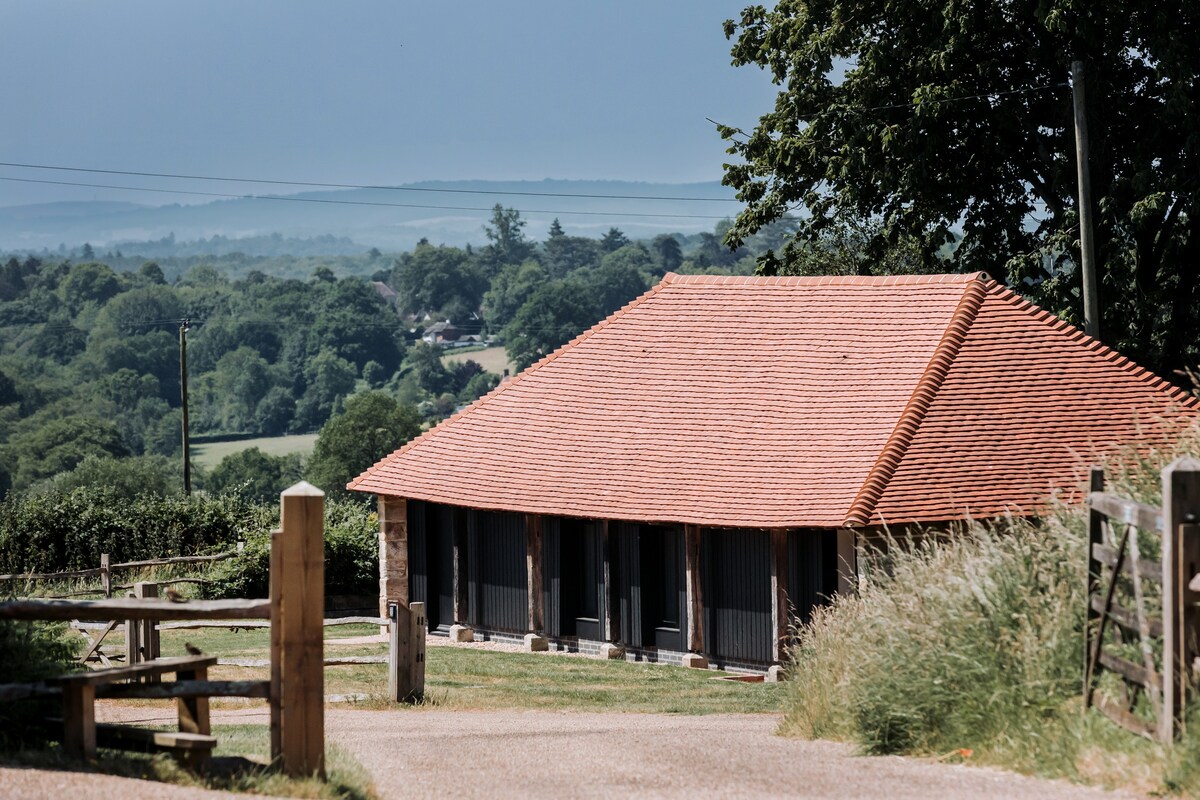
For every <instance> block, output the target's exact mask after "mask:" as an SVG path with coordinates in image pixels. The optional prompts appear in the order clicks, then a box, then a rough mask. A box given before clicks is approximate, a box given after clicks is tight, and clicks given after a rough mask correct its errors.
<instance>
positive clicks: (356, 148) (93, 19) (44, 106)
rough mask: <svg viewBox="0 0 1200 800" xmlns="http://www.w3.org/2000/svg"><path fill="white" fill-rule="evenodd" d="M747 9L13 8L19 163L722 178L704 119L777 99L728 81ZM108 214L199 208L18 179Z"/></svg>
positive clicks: (7, 130)
mask: <svg viewBox="0 0 1200 800" xmlns="http://www.w3.org/2000/svg"><path fill="white" fill-rule="evenodd" d="M742 5H744V3H740V2H717V1H716V0H649V1H648V2H647V0H641V2H637V1H635V0H605V2H589V3H585V2H577V0H555V1H554V2H542V1H541V0H537V1H536V2H535V1H533V0H530V1H528V2H507V3H505V2H494V0H493V2H482V1H480V0H455V2H421V3H415V2H406V1H404V0H391V1H390V2H383V1H379V2H376V1H375V0H346V1H345V2H332V0H330V1H328V2H310V1H309V0H253V1H252V2H247V1H246V0H239V1H238V2H226V1H225V0H205V2H198V1H196V0H172V2H166V3H164V2H162V1H161V0H154V1H153V2H148V1H147V2H141V1H138V2H134V1H133V0H109V2H104V3H96V2H94V0H88V1H87V2H83V1H82V0H62V1H61V2H39V3H22V2H16V0H0V109H3V112H4V113H3V117H4V120H5V121H4V123H3V124H0V161H5V162H17V163H31V164H47V165H63V166H77V167H92V168H101V169H118V170H136V171H149V172H169V173H189V174H199V175H227V176H236V177H261V178H271V179H282V180H305V181H323V182H336V183H364V184H381V183H387V184H398V183H409V182H414V181H422V180H458V179H484V180H541V179H543V178H567V179H614V180H637V181H650V182H672V183H674V182H693V181H709V180H719V179H720V177H721V174H722V170H721V164H722V163H723V161H725V160H727V158H728V156H726V154H725V152H724V150H725V145H724V143H723V142H722V141H721V140H720V137H718V136H717V134H716V131H715V130H714V128H713V126H712V124H711V123H709V122H707V121H706V119H705V118H706V117H711V118H712V119H715V120H719V121H721V122H726V123H729V124H734V125H738V126H740V127H746V128H748V127H752V126H753V124H754V122H755V120H756V119H757V117H758V116H759V115H760V114H762V113H765V112H766V111H768V110H770V108H771V106H772V103H773V100H774V95H775V87H773V86H772V84H771V82H770V80H769V78H768V76H767V75H765V74H763V73H762V72H760V71H759V70H758V69H757V68H754V67H741V68H734V67H733V66H731V65H730V56H729V47H730V45H729V42H727V41H726V40H725V37H724V34H723V32H722V30H721V24H722V22H723V20H725V19H726V18H729V17H736V16H737V15H738V13H739V11H740V9H741V7H742ZM2 176H9V177H24V178H46V179H51V180H79V181H84V182H89V183H119V184H129V185H134V184H130V183H129V182H130V181H133V180H134V179H130V178H113V177H107V178H105V177H99V176H86V175H84V176H80V175H71V174H64V173H58V174H54V173H45V172H38V171H34V170H28V169H20V168H14V167H0V177H2ZM142 185H154V186H159V187H168V188H202V189H210V190H211V189H212V186H211V185H207V186H200V185H197V184H195V183H189V182H186V181H155V182H153V183H149V182H144V183H143V184H142ZM247 190H253V187H248V189H247ZM94 199H100V200H104V199H119V200H131V201H134V202H139V203H146V204H162V203H168V202H195V201H196V200H195V199H191V200H189V199H188V198H186V197H179V196H171V195H147V194H139V193H132V192H122V191H118V190H110V189H97V188H73V187H65V186H42V185H35V184H21V183H10V182H7V181H0V206H6V205H23V204H27V203H40V202H49V201H54V200H94Z"/></svg>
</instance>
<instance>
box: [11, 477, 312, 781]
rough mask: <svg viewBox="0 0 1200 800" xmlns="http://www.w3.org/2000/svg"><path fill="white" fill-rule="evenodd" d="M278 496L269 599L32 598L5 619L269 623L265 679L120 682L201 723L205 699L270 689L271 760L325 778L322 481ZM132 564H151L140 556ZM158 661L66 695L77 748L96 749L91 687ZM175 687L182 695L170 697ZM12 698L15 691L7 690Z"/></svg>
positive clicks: (113, 672) (105, 673)
mask: <svg viewBox="0 0 1200 800" xmlns="http://www.w3.org/2000/svg"><path fill="white" fill-rule="evenodd" d="M280 499H281V506H282V509H281V516H282V520H281V525H280V527H281V530H279V531H275V532H274V533H273V534H272V538H271V572H270V597H269V599H267V600H196V601H187V602H171V601H170V600H162V599H158V598H152V597H133V598H118V599H107V598H106V599H103V600H47V599H26V600H13V601H10V602H6V603H0V619H25V620H63V621H70V620H101V621H104V622H114V621H117V620H128V621H132V622H137V621H156V620H215V619H222V620H231V619H235V620H269V621H270V623H271V659H270V665H271V679H270V681H269V682H262V681H236V682H235V681H223V682H222V681H207V680H190V681H188V680H177V681H174V682H172V683H171V684H169V685H168V684H160V685H159V686H149V687H132V686H130V687H128V688H125V687H123V692H122V693H123V696H125V697H139V696H147V697H149V696H159V695H161V694H162V693H163V692H168V694H166V695H165V696H177V697H179V698H180V699H179V702H180V703H187V704H189V708H202V712H198V713H197V714H195V715H189V718H195V717H199V718H202V719H203V721H204V722H203V726H204V727H207V707H208V698H209V697H212V696H235V695H241V696H251V697H262V696H266V697H268V698H269V700H268V702H269V705H270V720H271V723H270V731H271V757H272V760H273V761H276V762H278V763H279V764H280V766H281V767H282V769H283V770H284V772H286V773H288V774H291V775H312V774H321V775H323V774H324V770H325V713H324V663H323V662H324V657H323V656H324V651H323V648H324V632H323V627H324V626H323V623H324V600H325V555H324V508H325V495H324V493H323V492H321V491H320V490H319V489H317V488H316V487H314V486H311V485H310V484H308V483H304V482H301V483H298V484H296V485H295V486H293V487H292V488H290V489H288V490H286V491H285V492H283V493H282V495H281V496H280ZM156 560H162V559H156ZM131 563H134V564H139V563H141V564H143V565H146V566H150V565H149V564H145V563H144V562H131ZM97 574H98V571H97ZM22 577H25V576H22ZM164 661H171V660H170V659H167V660H164ZM152 665H153V662H148V663H145V664H135V665H126V666H125V667H122V668H118V669H110V670H101V671H100V672H98V673H93V674H95V675H97V678H96V679H95V680H94V681H88V682H86V685H85V686H84V687H83V688H84V691H83V693H82V694H80V693H79V692H71V693H67V692H66V691H64V692H63V703H64V738H65V739H66V740H68V742H69V743H70V744H71V745H72V749H74V750H76V751H77V752H81V753H83V754H85V755H86V754H87V752H88V750H89V749H90V750H91V751H93V752H94V750H95V746H96V730H95V729H96V726H95V723H94V720H93V717H92V703H93V702H94V699H95V696H96V694H97V691H96V689H97V687H96V685H95V684H96V683H103V682H107V681H110V680H124V679H130V678H134V677H136V675H139V674H143V673H152V672H161V670H155V669H150V667H152ZM180 677H181V678H182V677H183V676H182V675H181V676H180ZM77 683H78V681H77ZM235 684H236V685H235ZM164 686H165V687H166V688H165V689H164V688H163V687H164ZM5 688H8V687H0V696H4V695H5V692H4V691H3V690H4V689H5ZM101 688H104V687H101ZM147 692H156V693H157V694H147ZM169 692H176V693H177V694H175V695H172V694H169ZM101 694H104V692H101ZM185 694H186V697H185V696H184V695H185ZM8 696H10V697H11V696H12V694H11V692H10V693H9V695H8ZM81 698H82V699H81ZM182 708H183V707H182V706H181V714H180V721H181V727H182V724H183V722H184V719H185V714H184V713H183V710H182ZM201 732H203V731H201Z"/></svg>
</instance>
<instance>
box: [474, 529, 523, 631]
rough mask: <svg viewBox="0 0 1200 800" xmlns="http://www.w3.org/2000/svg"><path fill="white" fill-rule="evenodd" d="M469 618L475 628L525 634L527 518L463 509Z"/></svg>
mask: <svg viewBox="0 0 1200 800" xmlns="http://www.w3.org/2000/svg"><path fill="white" fill-rule="evenodd" d="M465 517H466V522H467V574H468V581H469V582H468V602H467V605H468V620H469V621H470V623H471V624H472V625H473V626H475V627H476V628H477V629H482V630H493V631H504V632H507V633H525V632H526V628H527V624H528V621H529V590H528V571H527V565H526V562H525V553H526V540H525V515H524V514H515V513H511V512H507V511H478V510H474V509H469V510H467V512H466V514H465Z"/></svg>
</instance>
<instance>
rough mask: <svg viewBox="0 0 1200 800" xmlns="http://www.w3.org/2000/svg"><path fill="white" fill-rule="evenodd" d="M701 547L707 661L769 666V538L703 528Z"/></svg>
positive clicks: (750, 532)
mask: <svg viewBox="0 0 1200 800" xmlns="http://www.w3.org/2000/svg"><path fill="white" fill-rule="evenodd" d="M700 541H701V556H700V565H701V566H700V569H701V583H702V585H703V593H702V597H703V600H704V634H705V635H704V642H705V646H706V649H707V651H708V652H707V655H708V657H709V659H710V660H711V661H712V662H713V663H714V664H722V663H724V662H726V661H736V662H754V663H762V664H766V663H770V662H771V661H772V660H773V644H774V641H775V633H774V624H773V619H774V617H773V614H772V610H771V607H772V603H773V602H774V598H773V597H772V596H771V535H770V532H769V531H764V530H728V529H710V528H705V529H704V530H702V531H701V534H700Z"/></svg>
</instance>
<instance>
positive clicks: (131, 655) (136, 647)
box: [125, 592, 142, 667]
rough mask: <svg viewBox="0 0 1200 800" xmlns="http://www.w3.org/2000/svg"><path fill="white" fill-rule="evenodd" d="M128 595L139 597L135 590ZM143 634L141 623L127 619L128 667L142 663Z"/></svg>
mask: <svg viewBox="0 0 1200 800" xmlns="http://www.w3.org/2000/svg"><path fill="white" fill-rule="evenodd" d="M126 596H127V597H137V595H135V594H134V593H133V592H129V593H128V594H127V595H126ZM141 636H142V626H141V623H140V622H138V621H137V620H133V619H127V620H125V666H127V667H132V666H133V665H134V664H138V663H141V660H142V648H141V643H140V641H139V640H140V639H141Z"/></svg>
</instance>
